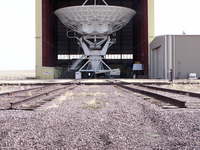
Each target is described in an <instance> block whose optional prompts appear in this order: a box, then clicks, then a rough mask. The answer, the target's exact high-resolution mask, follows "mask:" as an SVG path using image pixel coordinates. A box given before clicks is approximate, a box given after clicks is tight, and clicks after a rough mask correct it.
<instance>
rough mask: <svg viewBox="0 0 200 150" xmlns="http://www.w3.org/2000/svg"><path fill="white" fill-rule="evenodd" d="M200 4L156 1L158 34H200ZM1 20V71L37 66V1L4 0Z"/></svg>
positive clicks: (180, 0)
mask: <svg viewBox="0 0 200 150" xmlns="http://www.w3.org/2000/svg"><path fill="white" fill-rule="evenodd" d="M107 1H109V0H107ZM199 6H200V0H155V34H156V35H163V34H182V32H183V31H184V32H185V33H186V34H200V15H199V14H200V9H199ZM0 19H1V20H0V70H23V69H29V70H32V69H34V68H35V0H0Z"/></svg>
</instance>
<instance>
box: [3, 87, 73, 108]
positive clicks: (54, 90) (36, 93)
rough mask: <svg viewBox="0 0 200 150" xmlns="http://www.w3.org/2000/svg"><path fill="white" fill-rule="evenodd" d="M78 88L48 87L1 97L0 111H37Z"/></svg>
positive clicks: (14, 92) (9, 93)
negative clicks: (68, 91) (45, 104)
mask: <svg viewBox="0 0 200 150" xmlns="http://www.w3.org/2000/svg"><path fill="white" fill-rule="evenodd" d="M75 87H76V85H75V84H71V85H47V86H42V87H37V88H31V89H26V90H18V91H12V92H7V93H2V94H1V95H0V101H1V102H2V101H3V100H4V102H3V103H1V104H0V106H1V108H0V110H35V109H36V108H38V107H40V106H41V105H43V104H44V103H47V102H49V101H51V100H53V99H54V98H56V97H58V96H60V95H61V94H62V93H64V92H66V91H67V90H72V89H74V88H75Z"/></svg>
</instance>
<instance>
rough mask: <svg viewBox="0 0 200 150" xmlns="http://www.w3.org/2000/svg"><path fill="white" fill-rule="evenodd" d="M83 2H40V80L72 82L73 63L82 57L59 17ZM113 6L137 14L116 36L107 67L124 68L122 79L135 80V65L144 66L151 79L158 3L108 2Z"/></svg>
mask: <svg viewBox="0 0 200 150" xmlns="http://www.w3.org/2000/svg"><path fill="white" fill-rule="evenodd" d="M83 2H84V1H83V0H36V77H37V78H39V79H55V78H72V76H73V75H72V74H73V73H72V72H70V71H69V68H70V66H71V65H72V63H73V62H74V61H75V60H76V59H78V58H80V56H81V55H82V50H81V48H80V47H79V46H78V45H77V44H76V42H75V40H74V39H69V38H67V37H66V32H65V30H66V28H65V27H64V25H63V24H62V23H61V22H60V21H59V19H58V18H57V17H56V16H55V14H54V11H55V10H57V9H58V8H62V7H68V6H76V5H81V4H82V3H83ZM107 3H108V4H109V5H115V6H122V7H128V8H132V9H134V10H135V11H136V12H137V13H136V15H135V16H134V18H133V19H132V20H131V22H129V24H128V25H126V26H125V27H124V28H123V29H122V30H120V31H119V32H117V33H116V41H117V42H116V44H115V45H113V46H112V47H111V48H110V49H109V51H108V54H107V55H106V56H105V61H106V63H107V64H108V65H109V66H111V67H114V68H116V67H117V68H120V70H121V74H120V77H121V78H132V66H133V63H134V62H140V63H141V64H142V65H143V71H142V73H141V74H142V75H143V77H148V68H149V67H148V64H149V63H148V61H149V60H148V55H149V43H150V41H152V39H153V37H154V0H107Z"/></svg>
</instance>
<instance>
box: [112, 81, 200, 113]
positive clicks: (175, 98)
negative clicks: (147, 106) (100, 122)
mask: <svg viewBox="0 0 200 150" xmlns="http://www.w3.org/2000/svg"><path fill="white" fill-rule="evenodd" d="M114 85H115V86H116V87H118V88H121V89H126V90H128V91H132V92H134V93H139V94H141V95H144V99H146V100H148V101H149V102H152V103H154V102H155V101H156V103H157V102H158V101H160V106H161V107H162V108H165V109H172V108H173V109H174V108H191V109H199V108H200V94H198V93H192V92H189V91H179V90H173V89H164V88H159V87H155V86H149V85H145V84H136V85H134V84H126V83H124V82H119V81H117V80H115V82H114ZM145 96H148V97H145Z"/></svg>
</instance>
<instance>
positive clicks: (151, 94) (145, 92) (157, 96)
mask: <svg viewBox="0 0 200 150" xmlns="http://www.w3.org/2000/svg"><path fill="white" fill-rule="evenodd" d="M115 85H116V86H118V87H121V88H123V89H126V90H129V91H132V92H136V93H140V94H143V95H146V96H149V97H153V98H155V99H158V100H160V101H163V102H166V103H169V104H172V105H175V106H177V107H179V108H186V101H184V100H180V99H177V98H172V97H168V96H164V95H162V94H158V93H154V92H151V91H148V90H144V89H139V88H134V87H130V86H127V85H124V84H121V83H115Z"/></svg>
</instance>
